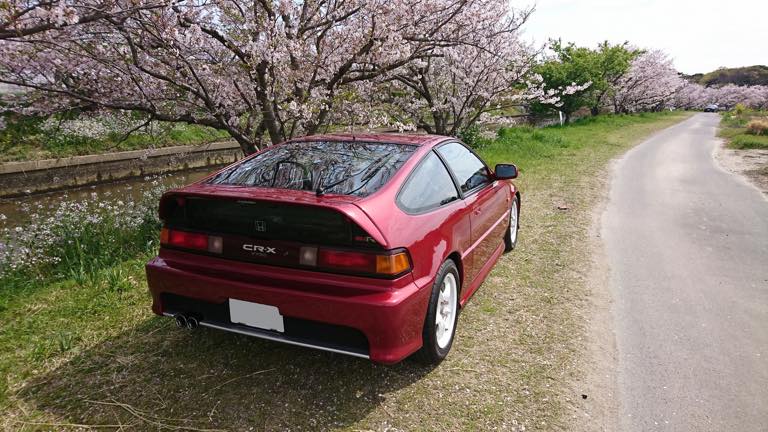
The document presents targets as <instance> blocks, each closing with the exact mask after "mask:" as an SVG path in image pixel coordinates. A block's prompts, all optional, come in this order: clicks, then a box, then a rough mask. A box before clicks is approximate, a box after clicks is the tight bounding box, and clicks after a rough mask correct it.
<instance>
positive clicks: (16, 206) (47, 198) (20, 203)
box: [0, 166, 221, 228]
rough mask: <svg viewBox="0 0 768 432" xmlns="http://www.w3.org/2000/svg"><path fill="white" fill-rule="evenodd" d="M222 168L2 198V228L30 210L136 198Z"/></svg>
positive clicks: (18, 223)
mask: <svg viewBox="0 0 768 432" xmlns="http://www.w3.org/2000/svg"><path fill="white" fill-rule="evenodd" d="M220 168H221V167H216V166H209V167H205V168H198V169H193V170H187V171H176V172H173V173H169V174H163V175H154V176H147V177H143V178H134V179H128V180H122V181H115V182H110V183H101V184H96V185H91V186H84V187H80V188H76V189H65V190H61V191H56V192H49V193H42V194H33V195H29V196H25V197H17V198H0V228H2V227H17V226H23V225H24V224H25V222H26V221H27V220H28V218H29V215H30V213H38V214H45V213H46V212H52V211H53V210H55V209H56V208H57V207H58V206H59V204H60V203H61V202H63V201H96V202H102V201H117V200H131V199H132V200H136V199H139V198H140V197H141V196H142V195H143V194H144V193H145V192H147V191H148V190H150V189H153V188H157V187H165V188H171V187H177V186H183V185H187V184H190V183H193V182H195V181H197V180H200V179H202V178H204V177H206V176H207V175H208V174H210V173H213V172H215V171H217V170H218V169H220Z"/></svg>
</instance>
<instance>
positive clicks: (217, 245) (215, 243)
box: [160, 228, 224, 254]
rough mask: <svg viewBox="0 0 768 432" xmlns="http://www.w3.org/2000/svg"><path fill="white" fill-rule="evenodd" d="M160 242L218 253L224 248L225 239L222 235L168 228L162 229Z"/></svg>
mask: <svg viewBox="0 0 768 432" xmlns="http://www.w3.org/2000/svg"><path fill="white" fill-rule="evenodd" d="M160 244H161V245H163V246H174V247H179V248H183V249H194V250H201V251H207V252H211V253H216V254H220V253H221V252H222V250H223V249H224V240H223V239H222V238H221V237H218V236H211V235H208V234H200V233H193V232H188V231H179V230H171V229H168V228H163V229H162V230H161V231H160Z"/></svg>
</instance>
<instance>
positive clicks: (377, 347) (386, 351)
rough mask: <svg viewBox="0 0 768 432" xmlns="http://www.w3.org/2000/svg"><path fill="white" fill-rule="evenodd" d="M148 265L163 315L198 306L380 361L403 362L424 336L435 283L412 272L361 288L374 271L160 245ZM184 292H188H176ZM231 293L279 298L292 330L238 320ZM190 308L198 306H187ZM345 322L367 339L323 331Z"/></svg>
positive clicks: (216, 318)
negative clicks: (339, 271) (293, 265)
mask: <svg viewBox="0 0 768 432" xmlns="http://www.w3.org/2000/svg"><path fill="white" fill-rule="evenodd" d="M164 255H165V256H164ZM146 271H147V282H148V285H149V290H150V292H151V293H152V299H153V303H152V310H153V311H154V312H155V313H156V314H158V315H172V314H175V313H193V314H195V315H197V317H198V318H199V319H200V324H201V325H203V326H208V327H212V328H217V329H222V330H227V331H233V332H236V333H242V334H247V335H251V336H256V337H261V338H264V339H270V340H276V341H280V342H286V343H291V344H294V345H301V346H309V347H313V348H318V349H323V350H326V351H333V352H340V353H344V354H350V355H355V356H358V357H366V358H370V359H371V360H372V361H375V362H378V363H396V362H399V361H401V360H403V359H404V358H406V357H408V356H409V355H410V354H412V353H413V352H415V351H416V350H418V349H419V348H420V347H421V344H422V338H421V333H422V328H423V325H424V317H425V316H426V309H427V303H428V300H429V290H428V289H420V288H419V287H418V286H416V284H415V283H414V282H413V280H412V277H410V276H406V277H403V278H400V279H398V280H397V281H387V282H383V281H380V280H377V281H371V283H372V284H373V285H375V288H374V289H371V287H370V286H363V285H360V286H359V287H358V289H355V284H363V283H365V282H366V281H367V279H365V278H360V277H355V276H345V275H327V274H317V273H314V272H307V271H301V270H294V269H283V268H276V267H269V266H260V265H253V264H246V263H240V262H233V261H226V260H221V259H217V258H212V257H206V256H199V255H192V254H187V253H183V252H176V251H174V252H165V253H163V252H161V256H159V257H156V258H154V259H153V260H151V261H150V262H149V263H147V266H146ZM387 283H391V284H392V285H395V286H397V288H391V289H385V288H384V287H383V285H384V284H387ZM179 298H181V299H182V300H181V301H177V300H174V301H173V302H171V301H170V300H169V299H179ZM230 298H232V299H238V300H243V301H249V302H254V303H261V304H267V305H272V306H276V307H277V308H278V309H279V311H280V314H281V315H283V317H284V318H285V320H286V332H285V333H278V332H275V331H266V330H261V329H257V328H253V327H248V326H244V325H241V324H233V323H231V322H230V321H229V315H228V300H229V299H230ZM184 299H187V300H189V301H186V300H184ZM187 304H189V305H192V306H185V305H187ZM194 305H197V306H194ZM184 308H188V309H191V310H180V309H184ZM206 311H214V312H206ZM206 315H207V316H206ZM289 323H292V324H291V325H290V326H291V327H294V328H302V329H307V328H311V327H313V323H315V324H316V325H315V326H314V327H315V328H314V329H310V330H307V331H304V330H299V331H296V332H289V330H288V327H289ZM329 325H330V326H329ZM345 328H346V329H354V330H356V331H358V333H361V334H362V335H364V338H365V340H367V347H365V346H360V345H365V344H366V343H365V341H363V343H362V344H360V343H356V344H353V345H349V346H347V345H345V344H339V343H336V342H334V341H331V340H329V339H328V338H326V337H323V336H324V335H326V334H327V333H328V334H329V333H334V332H335V330H342V332H341V333H344V329H345ZM347 333H349V332H347ZM315 336H316V337H315ZM353 339H354V337H353ZM357 341H358V342H359V339H358V340H357Z"/></svg>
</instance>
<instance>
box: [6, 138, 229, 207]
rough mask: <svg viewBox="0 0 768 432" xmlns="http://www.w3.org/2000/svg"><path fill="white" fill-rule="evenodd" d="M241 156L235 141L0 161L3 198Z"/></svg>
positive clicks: (181, 168) (188, 167)
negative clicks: (23, 160) (57, 157)
mask: <svg viewBox="0 0 768 432" xmlns="http://www.w3.org/2000/svg"><path fill="white" fill-rule="evenodd" d="M240 157H242V152H241V150H240V147H239V146H238V145H237V143H235V142H231V141H227V142H218V143H211V144H205V145H200V146H175V147H163V148H159V149H150V150H135V151H127V152H119V153H107V154H102V155H88V156H75V157H69V158H62V159H45V160H38V161H28V162H8V163H3V164H0V197H14V196H23V195H28V194H32V193H40V192H49V191H53V190H59V189H67V188H72V187H78V186H85V185H91V184H97V183H104V182H110V181H114V180H123V179H129V178H134V177H141V176H145V175H151V174H162V173H169V172H174V171H181V170H187V169H192V168H202V167H206V166H217V165H224V164H229V163H232V162H235V161H236V160H238V159H239V158H240Z"/></svg>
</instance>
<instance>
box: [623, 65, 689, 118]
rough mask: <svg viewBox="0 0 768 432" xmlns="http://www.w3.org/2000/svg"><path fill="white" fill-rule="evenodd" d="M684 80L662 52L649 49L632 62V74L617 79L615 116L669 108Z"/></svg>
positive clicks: (630, 71)
mask: <svg viewBox="0 0 768 432" xmlns="http://www.w3.org/2000/svg"><path fill="white" fill-rule="evenodd" d="M684 85H685V80H684V79H683V78H681V77H680V75H679V74H678V72H677V71H676V70H675V68H674V67H673V65H672V60H671V59H670V58H669V56H667V54H666V53H664V52H663V51H660V50H650V51H647V52H644V53H642V54H640V55H639V56H637V58H635V59H634V60H633V61H632V64H631V66H630V68H629V71H627V73H626V74H625V75H624V76H622V77H621V79H619V80H618V82H617V84H616V86H615V89H614V94H613V108H614V112H616V113H630V112H638V111H658V110H661V109H663V108H665V107H667V106H668V105H671V102H672V100H673V99H674V97H675V95H676V94H677V92H678V90H679V89H681V88H683V87H684Z"/></svg>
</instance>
